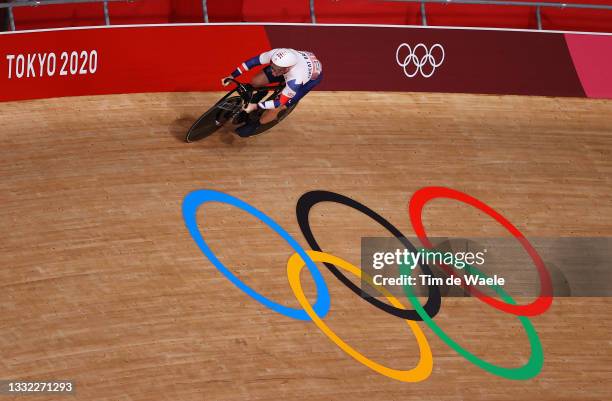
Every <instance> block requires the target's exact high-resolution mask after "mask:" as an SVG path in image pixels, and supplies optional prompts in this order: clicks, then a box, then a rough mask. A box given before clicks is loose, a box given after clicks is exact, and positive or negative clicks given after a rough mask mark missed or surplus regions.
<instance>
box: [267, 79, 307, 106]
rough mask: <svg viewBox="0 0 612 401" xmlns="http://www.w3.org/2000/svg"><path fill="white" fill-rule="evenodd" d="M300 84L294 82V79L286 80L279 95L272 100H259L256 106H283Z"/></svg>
mask: <svg viewBox="0 0 612 401" xmlns="http://www.w3.org/2000/svg"><path fill="white" fill-rule="evenodd" d="M302 86H303V85H302V84H298V83H296V82H295V79H292V80H291V81H287V84H286V85H285V88H284V89H283V91H282V92H281V94H280V96H279V97H277V98H276V99H274V100H266V101H265V102H259V103H258V104H257V106H258V107H259V108H260V109H276V108H278V107H281V106H284V105H286V104H287V102H288V101H289V100H291V99H292V98H293V97H294V96H295V95H296V94H297V93H298V92H299V91H300V90H301V89H302Z"/></svg>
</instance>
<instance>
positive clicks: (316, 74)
mask: <svg viewBox="0 0 612 401" xmlns="http://www.w3.org/2000/svg"><path fill="white" fill-rule="evenodd" d="M277 50H278V49H272V50H270V51H267V52H264V53H261V54H260V55H258V56H255V57H252V58H250V59H248V60H246V61H245V62H244V63H242V64H241V65H240V66H239V67H238V68H236V69H235V70H234V72H232V77H234V78H236V77H238V76H239V75H241V74H242V73H244V72H245V71H248V70H250V69H252V68H254V67H256V66H258V65H262V64H270V60H271V59H272V56H273V55H274V53H275V52H276V51H277ZM289 51H292V52H294V54H295V55H296V56H297V59H298V62H297V64H296V65H294V66H293V67H291V68H289V71H287V73H286V74H284V78H285V88H284V89H283V91H282V92H281V95H280V97H279V98H277V99H274V100H267V101H265V102H260V103H259V104H258V106H259V107H260V108H262V109H274V108H277V107H280V106H282V105H286V104H287V103H291V100H292V99H294V98H295V101H297V100H299V99H301V98H302V97H303V96H304V95H305V94H306V93H308V92H309V91H310V89H312V88H313V87H314V86H316V84H318V83H319V81H320V79H319V78H320V75H321V72H322V65H321V62H320V61H319V60H317V57H316V56H315V55H314V54H313V53H311V52H307V51H298V50H293V49H289ZM266 75H267V74H266Z"/></svg>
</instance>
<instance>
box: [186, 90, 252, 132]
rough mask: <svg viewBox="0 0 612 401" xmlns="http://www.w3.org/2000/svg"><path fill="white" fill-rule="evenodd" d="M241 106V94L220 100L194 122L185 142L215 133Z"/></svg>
mask: <svg viewBox="0 0 612 401" xmlns="http://www.w3.org/2000/svg"><path fill="white" fill-rule="evenodd" d="M241 108H242V99H241V98H240V96H231V97H229V98H227V99H224V100H222V101H220V102H218V103H217V104H215V105H214V106H213V107H211V108H210V109H209V110H208V111H207V112H206V113H204V114H202V115H201V116H200V118H198V119H197V120H196V122H195V123H193V125H192V126H191V128H189V131H187V135H185V142H195V141H199V140H200V139H204V138H206V137H208V136H210V135H212V134H214V133H215V132H216V131H217V130H218V129H219V128H221V127H222V126H223V124H225V123H226V122H227V121H228V120H229V119H231V118H232V117H233V116H234V115H235V114H236V113H237V112H239V111H240V110H241Z"/></svg>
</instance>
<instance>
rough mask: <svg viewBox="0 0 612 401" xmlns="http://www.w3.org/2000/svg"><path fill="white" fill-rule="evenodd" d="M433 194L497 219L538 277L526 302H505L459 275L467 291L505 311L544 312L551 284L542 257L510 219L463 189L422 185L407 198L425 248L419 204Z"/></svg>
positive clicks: (549, 302) (420, 205)
mask: <svg viewBox="0 0 612 401" xmlns="http://www.w3.org/2000/svg"><path fill="white" fill-rule="evenodd" d="M436 198H446V199H454V200H457V201H459V202H462V203H465V204H468V205H470V206H473V207H475V208H476V209H478V210H480V211H482V212H484V213H486V214H488V215H489V216H490V217H492V218H494V219H495V220H496V221H497V222H498V223H500V224H501V225H502V226H504V227H505V228H506V230H508V231H509V232H510V233H511V234H512V235H513V236H514V238H516V239H517V240H518V241H519V242H520V243H521V245H522V246H523V248H524V249H525V250H526V251H527V253H528V254H529V256H531V259H532V260H533V263H535V265H536V268H537V270H538V275H539V277H540V295H539V296H538V298H537V299H536V300H535V301H533V302H532V303H530V304H527V305H512V304H509V303H506V302H502V301H499V300H497V299H495V298H492V297H490V296H487V295H485V294H483V293H482V292H480V291H478V290H477V289H475V288H473V287H471V286H469V285H467V284H465V282H464V281H463V279H461V282H462V285H463V287H464V288H465V289H466V290H467V291H468V292H470V294H474V295H475V296H476V297H478V299H480V300H481V301H483V302H485V303H487V304H489V305H491V306H492V307H494V308H496V309H499V310H501V311H503V312H506V313H511V314H513V315H517V316H536V315H539V314H541V313H544V312H545V311H546V310H547V309H548V308H549V307H550V305H551V304H552V284H551V280H550V274H549V273H548V270H546V266H544V262H543V261H542V258H540V255H539V254H538V252H537V251H536V250H535V249H534V248H533V246H532V245H531V243H530V242H529V241H528V240H527V238H525V236H524V235H523V234H522V233H521V232H520V231H519V230H518V228H516V227H514V225H512V223H510V222H509V221H508V220H507V219H506V218H505V217H504V216H502V215H501V214H499V213H497V212H496V211H495V210H493V209H492V208H491V207H490V206H488V205H486V204H485V203H483V202H481V201H479V200H478V199H476V198H473V197H471V196H470V195H467V194H465V193H463V192H459V191H457V190H454V189H450V188H445V187H425V188H421V189H419V190H418V191H416V192H415V193H414V194H413V195H412V198H410V204H409V206H408V213H409V215H410V222H411V223H412V228H413V229H414V232H415V233H416V235H417V237H419V240H420V241H421V243H422V244H423V245H424V246H426V247H427V248H430V249H431V248H433V245H432V243H431V242H430V241H429V238H427V234H426V233H425V228H424V227H423V220H422V217H423V207H424V206H425V205H426V204H427V203H428V202H429V201H431V200H433V199H436ZM442 267H443V268H445V270H447V272H449V273H452V269H451V268H450V267H449V266H448V265H443V266H442Z"/></svg>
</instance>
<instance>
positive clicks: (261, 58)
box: [232, 49, 274, 78]
mask: <svg viewBox="0 0 612 401" xmlns="http://www.w3.org/2000/svg"><path fill="white" fill-rule="evenodd" d="M273 52H274V49H272V50H270V51H267V52H263V53H261V54H260V55H258V56H255V57H251V58H250V59H248V60H246V61H244V62H243V63H242V64H240V65H239V66H238V67H236V69H235V70H234V71H232V77H233V78H237V77H239V76H240V75H242V74H244V73H245V72H246V71H248V70H250V69H252V68H254V67H257V66H258V65H262V64H270V60H271V59H272V53H273Z"/></svg>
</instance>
